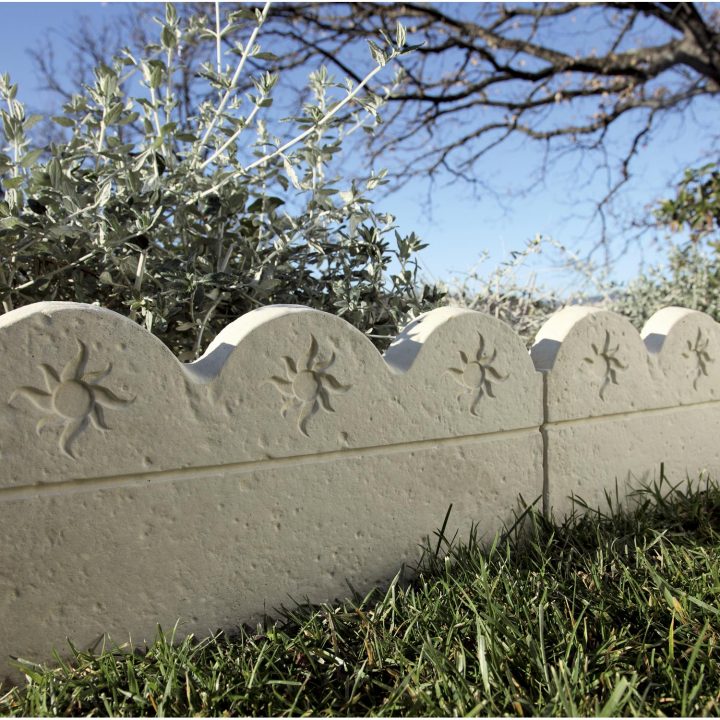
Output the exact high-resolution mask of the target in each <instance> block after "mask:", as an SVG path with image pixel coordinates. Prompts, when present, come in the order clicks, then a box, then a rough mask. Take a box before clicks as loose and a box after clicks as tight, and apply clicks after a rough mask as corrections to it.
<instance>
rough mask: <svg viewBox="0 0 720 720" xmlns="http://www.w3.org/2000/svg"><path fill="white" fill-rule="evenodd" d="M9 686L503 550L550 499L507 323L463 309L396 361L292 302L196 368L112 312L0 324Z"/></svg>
mask: <svg viewBox="0 0 720 720" xmlns="http://www.w3.org/2000/svg"><path fill="white" fill-rule="evenodd" d="M0 364H1V368H0V547H2V562H1V563H0V677H2V676H3V675H7V676H9V677H11V678H13V679H16V680H17V679H18V674H17V672H16V671H14V670H13V669H12V668H11V666H10V664H9V659H10V658H11V657H21V658H25V659H29V660H32V661H44V660H48V659H50V658H51V656H52V649H53V648H57V650H58V651H59V652H60V654H61V655H67V654H68V646H67V644H66V637H69V638H70V639H72V641H73V642H74V643H75V645H76V646H77V647H80V648H82V647H89V646H92V645H94V644H95V642H96V641H97V640H98V638H100V637H102V636H103V634H108V635H109V636H110V638H111V640H112V641H114V642H117V643H122V642H125V641H127V640H128V639H129V638H131V639H132V642H133V643H134V644H142V643H143V642H144V641H150V640H152V638H153V636H154V634H155V631H156V627H157V624H158V623H159V624H161V625H162V627H163V628H165V629H166V630H169V629H171V628H172V627H173V625H174V624H175V623H176V621H179V630H178V635H177V637H181V636H182V635H184V634H186V633H189V632H194V633H196V634H200V635H206V634H207V633H209V632H213V631H215V630H217V629H218V628H226V629H232V628H233V627H235V626H237V625H239V624H240V623H243V622H247V621H250V622H253V621H255V620H258V619H260V618H261V617H262V615H263V613H265V612H267V613H268V614H270V615H272V614H273V613H274V612H275V611H276V610H277V609H278V608H280V607H281V606H283V605H291V604H292V603H293V601H303V600H305V599H308V600H310V601H313V602H318V601H331V600H333V599H335V598H338V597H345V596H347V594H348V584H347V583H348V582H349V583H350V584H351V585H352V586H353V587H354V588H356V589H357V590H358V591H361V592H362V591H366V590H368V589H370V588H371V587H372V586H374V585H376V584H378V583H386V582H388V581H389V580H390V579H391V578H392V577H393V576H394V575H395V574H396V573H397V572H398V571H399V570H400V569H401V567H402V565H403V563H405V564H406V565H407V566H408V567H410V568H412V566H413V564H414V563H416V562H417V560H418V559H419V555H420V545H421V544H422V543H423V540H424V538H426V537H432V536H433V533H434V531H435V530H437V529H438V528H439V527H440V526H441V525H442V522H443V519H444V517H445V514H446V512H447V510H448V507H449V506H450V505H451V504H452V512H451V513H450V517H449V523H448V527H447V530H446V532H447V533H448V534H449V536H450V537H452V536H453V535H454V534H455V531H456V530H457V531H458V537H463V536H466V535H467V532H468V531H469V529H470V526H471V525H472V524H475V525H477V526H479V528H480V530H481V531H482V533H483V534H484V535H485V536H486V537H488V538H490V537H492V536H493V534H494V533H495V532H497V531H498V530H500V529H501V528H502V526H503V524H505V523H507V524H510V523H512V522H513V519H514V514H515V513H516V512H517V511H518V509H519V505H518V498H519V496H522V498H523V499H524V501H525V502H527V503H531V502H534V501H536V500H537V499H538V498H539V497H540V496H541V494H542V489H543V446H542V434H541V432H540V427H541V423H542V419H543V414H542V392H543V386H542V376H541V375H540V374H539V373H538V372H536V370H535V368H534V366H533V363H532V360H531V358H530V356H529V355H528V353H527V351H526V349H525V347H524V345H523V343H522V342H521V340H520V339H519V338H518V337H517V336H516V335H515V334H514V333H513V332H512V330H511V329H510V328H509V327H507V326H506V325H504V324H503V323H501V322H499V321H497V320H495V319H493V318H491V317H488V316H485V315H482V314H480V313H476V312H471V311H467V310H460V309H450V308H443V309H439V310H435V311H433V312H430V313H427V314H425V315H423V316H421V317H420V318H418V319H416V320H415V321H414V322H413V323H411V324H410V325H409V326H408V327H407V328H406V329H405V330H404V331H403V332H402V333H401V334H400V335H399V336H398V337H397V339H396V340H395V342H394V343H393V345H392V346H391V347H390V348H389V349H388V351H387V353H386V355H385V357H383V356H382V355H380V354H379V353H378V352H377V350H376V349H375V348H374V347H373V345H372V344H371V343H370V342H369V340H368V339H367V338H366V337H364V336H363V335H362V333H360V332H359V331H357V330H355V329H354V328H352V327H351V326H350V325H348V324H347V323H346V322H345V321H343V320H341V319H339V318H337V317H334V316H332V315H329V314H326V313H322V312H318V311H314V310H309V309H307V308H303V307H299V306H274V307H268V308H263V309H260V310H257V311H255V312H252V313H249V314H248V315H245V316H244V317H242V318H240V319H238V320H237V321H235V322H233V323H232V324H231V325H229V326H228V327H227V328H226V329H225V330H224V331H223V332H222V333H220V335H219V336H218V337H217V338H216V339H215V340H214V342H213V343H212V345H211V346H210V347H209V348H208V351H207V352H206V353H205V355H204V356H203V357H202V358H201V359H200V360H198V361H196V362H195V363H191V364H189V365H183V364H181V363H180V362H178V361H177V360H176V358H175V357H174V356H173V355H172V353H170V351H169V350H168V349H167V348H166V347H165V346H164V345H163V344H162V343H161V342H160V341H159V340H157V338H154V337H152V336H151V335H150V334H148V333H147V332H146V331H145V330H144V329H142V328H140V327H139V326H138V325H136V324H135V323H133V322H131V321H130V320H128V319H125V318H123V317H121V316H119V315H117V314H115V313H113V312H110V311H107V310H104V309H101V308H98V307H95V306H90V305H81V304H75V303H55V302H52V303H38V304H35V305H32V306H28V307H25V308H22V309H19V310H15V311H12V312H10V313H7V314H5V315H2V316H0Z"/></svg>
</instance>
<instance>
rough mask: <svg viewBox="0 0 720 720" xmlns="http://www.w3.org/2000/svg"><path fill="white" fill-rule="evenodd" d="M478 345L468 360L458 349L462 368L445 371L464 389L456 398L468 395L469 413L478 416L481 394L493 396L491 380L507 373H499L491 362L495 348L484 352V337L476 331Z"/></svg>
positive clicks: (505, 377) (496, 380) (500, 377)
mask: <svg viewBox="0 0 720 720" xmlns="http://www.w3.org/2000/svg"><path fill="white" fill-rule="evenodd" d="M478 337H479V338H480V345H479V347H478V350H477V352H476V353H475V359H474V360H470V359H469V358H468V356H467V355H466V354H465V353H464V352H463V351H462V350H460V359H461V360H462V362H463V365H464V367H462V368H448V369H447V370H446V371H445V372H446V373H450V374H451V375H452V376H453V380H455V382H456V383H457V384H458V385H461V386H462V387H463V388H464V390H463V392H461V393H460V394H459V395H458V400H460V398H461V397H462V396H463V395H468V394H469V395H470V397H471V400H470V414H471V415H475V416H476V417H477V416H478V413H477V412H476V411H477V406H478V404H479V403H480V400H481V399H482V398H483V396H485V395H488V396H490V397H491V398H494V397H495V394H494V393H493V386H492V384H493V382H502V381H503V380H507V379H508V377H510V376H509V375H501V374H500V373H499V372H498V371H497V370H496V369H495V368H494V367H493V363H494V362H495V358H496V357H497V350H493V352H492V355H489V354H488V353H486V352H485V338H484V337H483V336H482V335H481V334H480V332H479V331H478Z"/></svg>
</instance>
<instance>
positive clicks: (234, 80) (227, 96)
mask: <svg viewBox="0 0 720 720" xmlns="http://www.w3.org/2000/svg"><path fill="white" fill-rule="evenodd" d="M271 4H272V3H271V0H268V2H266V3H265V7H264V8H263V11H262V13H261V15H260V19H259V20H258V24H257V27H256V28H255V29H254V30H253V32H252V35H250V40H248V44H247V45H246V46H245V49H244V50H243V54H242V57H241V58H240V62H239V63H238V66H237V68H235V74H234V75H233V76H232V80H231V81H230V87H228V89H227V90H226V91H225V94H224V95H223V98H222V100H221V101H220V104H219V105H218V106H217V108H216V109H215V115H214V116H213V119H212V120H211V121H210V124H209V125H208V127H207V129H206V130H205V133H204V134H203V136H202V139H201V140H200V142H199V143H198V144H197V145H196V151H198V150H199V149H200V148H201V147H203V145H205V143H206V141H207V139H208V137H210V133H211V132H212V131H213V130H214V129H215V126H216V125H217V122H218V120H219V119H220V115H221V114H222V111H223V110H224V109H225V106H226V105H227V104H228V101H229V100H230V95H231V93H232V91H233V90H234V89H235V86H236V85H237V81H238V79H239V78H240V73H241V72H242V70H243V68H244V67H245V62H246V61H247V59H248V57H249V56H250V51H251V50H252V48H253V46H254V44H255V38H257V35H258V32H260V28H261V27H262V25H263V23H264V22H265V18H266V17H267V14H268V11H269V10H270V5H271ZM196 157H197V155H196Z"/></svg>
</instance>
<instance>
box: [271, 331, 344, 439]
mask: <svg viewBox="0 0 720 720" xmlns="http://www.w3.org/2000/svg"><path fill="white" fill-rule="evenodd" d="M283 360H284V362H285V371H286V377H284V378H281V377H277V376H273V377H271V378H270V379H269V380H268V381H267V382H269V383H272V384H273V385H274V386H275V387H276V388H277V389H278V390H279V391H280V394H281V395H282V396H283V397H284V398H285V402H284V403H283V406H282V408H281V410H280V412H281V414H282V416H283V417H287V411H288V410H289V409H290V408H291V407H293V408H295V407H297V408H299V409H300V412H299V414H298V429H299V430H300V432H301V433H302V434H303V435H305V436H306V437H309V435H308V432H307V422H308V420H309V419H310V418H311V417H312V416H313V415H315V413H316V412H317V411H318V410H319V409H320V408H322V409H323V410H325V411H326V412H335V408H334V407H333V406H332V405H331V403H330V395H331V394H334V393H343V392H347V391H348V390H349V389H350V388H351V387H352V385H341V384H340V383H339V382H338V381H337V379H336V378H335V377H334V376H332V375H331V374H330V373H329V372H327V370H328V369H329V368H330V367H331V366H332V364H333V363H334V362H335V353H334V352H333V353H332V354H331V355H330V358H329V359H327V360H324V359H322V358H319V357H318V344H317V340H315V338H314V336H312V335H311V336H310V350H309V352H308V354H307V358H306V359H305V360H304V361H303V362H302V363H300V364H298V363H296V362H295V360H293V359H292V358H291V357H288V356H287V355H286V356H284V357H283Z"/></svg>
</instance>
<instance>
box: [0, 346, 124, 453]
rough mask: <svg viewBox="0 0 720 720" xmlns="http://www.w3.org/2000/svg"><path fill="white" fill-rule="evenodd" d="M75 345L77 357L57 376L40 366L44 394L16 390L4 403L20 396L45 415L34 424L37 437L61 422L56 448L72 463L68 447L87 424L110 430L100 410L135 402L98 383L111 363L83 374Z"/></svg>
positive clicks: (82, 356)
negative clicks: (62, 424) (43, 377)
mask: <svg viewBox="0 0 720 720" xmlns="http://www.w3.org/2000/svg"><path fill="white" fill-rule="evenodd" d="M78 345H80V350H79V352H78V354H77V355H76V356H75V358H73V359H72V360H70V361H69V362H68V363H67V364H66V365H65V367H64V368H63V370H62V372H61V373H60V374H59V375H58V373H57V372H56V371H55V369H54V368H52V367H51V366H50V365H46V364H45V363H41V364H40V366H39V367H40V370H41V371H42V373H43V375H44V376H45V386H46V388H47V391H43V390H39V389H38V388H34V387H19V388H16V389H15V390H14V391H13V393H12V395H11V396H10V400H8V404H11V403H12V402H13V400H14V399H15V398H16V397H24V398H25V399H26V400H29V401H30V402H31V403H32V404H33V405H34V406H35V407H36V408H38V409H39V410H42V411H44V412H46V413H49V414H48V415H46V416H44V417H42V418H40V420H38V422H37V424H36V425H35V431H36V432H37V433H38V435H39V434H40V431H41V430H42V429H43V428H44V427H45V426H46V425H47V424H48V423H49V422H53V421H55V420H57V421H59V422H61V423H64V425H65V427H64V428H63V431H62V434H61V436H60V441H59V446H60V449H61V450H62V452H63V453H64V454H65V455H67V456H68V457H70V458H72V459H73V460H74V459H75V455H74V454H73V451H72V444H73V442H75V440H76V439H77V437H78V436H79V435H80V434H81V433H82V432H83V431H84V430H85V429H86V428H87V426H88V424H89V423H92V425H93V426H94V427H95V428H97V429H98V430H109V429H110V428H108V426H107V425H106V424H105V416H104V414H103V408H113V409H116V408H121V407H123V406H125V405H127V404H128V403H131V402H133V400H134V399H135V398H131V399H129V400H123V399H122V398H119V397H118V396H117V395H115V394H114V393H113V392H111V391H110V390H108V388H106V387H103V386H102V385H100V384H99V383H100V381H101V380H102V379H103V378H105V377H107V375H108V374H109V373H110V370H112V363H108V366H107V367H106V368H105V370H99V371H97V372H86V371H85V368H86V365H87V360H88V351H87V348H86V347H85V345H84V344H83V343H82V342H81V341H79V340H78Z"/></svg>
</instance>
